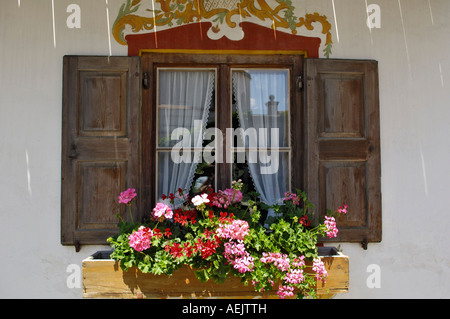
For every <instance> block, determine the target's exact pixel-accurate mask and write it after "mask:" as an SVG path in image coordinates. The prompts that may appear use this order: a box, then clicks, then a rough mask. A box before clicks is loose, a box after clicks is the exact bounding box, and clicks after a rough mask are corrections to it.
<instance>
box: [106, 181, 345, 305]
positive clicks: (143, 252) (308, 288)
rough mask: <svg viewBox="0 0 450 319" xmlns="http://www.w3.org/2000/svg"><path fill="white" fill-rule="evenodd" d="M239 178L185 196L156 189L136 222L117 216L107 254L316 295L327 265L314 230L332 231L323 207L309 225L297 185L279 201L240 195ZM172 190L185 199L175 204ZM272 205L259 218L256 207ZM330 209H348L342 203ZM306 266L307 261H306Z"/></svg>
mask: <svg viewBox="0 0 450 319" xmlns="http://www.w3.org/2000/svg"><path fill="white" fill-rule="evenodd" d="M241 189H242V183H241V182H240V181H238V182H233V185H232V188H229V189H225V190H221V191H218V192H214V190H213V189H211V188H208V189H207V191H206V192H204V193H202V194H200V195H196V196H194V197H192V198H190V197H189V195H188V193H187V192H186V191H183V190H182V189H178V191H177V192H176V193H175V194H173V193H171V194H169V195H168V196H165V195H163V196H162V200H163V201H162V202H159V203H158V204H156V206H155V208H154V209H153V210H152V212H151V213H150V214H149V215H148V216H147V217H146V218H145V220H143V222H142V223H139V224H135V223H134V222H133V221H131V222H126V221H123V220H121V221H120V222H119V224H118V226H119V228H120V232H119V234H118V235H117V236H115V237H111V238H109V239H108V242H109V243H110V244H111V246H112V247H113V248H114V250H113V252H112V254H111V258H113V259H116V260H118V261H119V262H120V266H121V268H122V269H123V270H127V269H128V268H130V267H133V266H134V267H137V268H138V269H139V270H141V271H142V272H144V273H153V274H155V275H161V274H166V275H171V274H172V273H173V272H174V271H175V270H177V269H179V268H181V267H182V266H183V265H189V266H191V267H192V268H193V269H195V274H196V276H197V278H198V279H199V280H201V281H207V280H209V279H213V280H214V281H216V282H219V283H220V282H223V281H225V280H226V279H227V278H228V276H229V275H230V274H231V275H234V276H238V277H241V278H242V281H243V282H244V283H246V284H251V285H253V286H254V288H255V290H256V291H269V290H272V289H273V286H274V285H278V286H277V288H278V291H277V293H278V295H279V297H280V298H286V297H293V296H294V293H296V294H297V297H304V296H310V297H315V290H314V287H315V284H316V280H323V281H325V280H326V278H327V272H326V269H325V267H324V264H323V262H322V261H321V259H320V257H318V252H317V243H318V237H319V236H328V237H330V238H331V237H335V236H336V234H337V232H338V229H337V228H336V221H335V219H334V217H333V216H331V215H330V213H331V212H330V211H328V214H327V215H330V216H325V220H324V222H323V223H320V224H318V225H313V222H312V219H311V215H310V211H311V210H312V208H313V207H312V205H311V203H310V202H309V201H308V200H307V197H306V194H305V193H304V192H300V191H298V192H297V193H286V194H285V198H284V199H283V205H274V206H271V207H267V205H265V204H263V203H261V202H259V201H258V194H256V193H251V194H247V195H244V194H243V193H242V192H241ZM135 198H136V194H135V192H134V190H133V189H128V190H127V191H125V192H123V193H121V194H120V196H119V203H124V204H125V205H128V206H129V207H130V213H131V205H132V202H133V200H134V199H135ZM175 198H179V199H183V200H184V204H183V205H181V206H179V207H175V206H174V201H175ZM268 208H270V209H272V210H273V212H274V215H275V216H270V217H268V218H267V219H266V221H265V223H264V224H262V223H261V222H260V219H261V212H262V211H263V210H264V209H268ZM335 213H344V214H345V213H347V206H345V205H344V206H343V207H340V208H339V209H338V210H337V211H336V212H335ZM308 268H309V269H308Z"/></svg>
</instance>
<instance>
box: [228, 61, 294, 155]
mask: <svg viewBox="0 0 450 319" xmlns="http://www.w3.org/2000/svg"><path fill="white" fill-rule="evenodd" d="M232 82H233V83H232V87H233V128H235V129H236V128H239V127H240V128H242V129H243V130H244V131H243V132H241V139H240V140H239V139H238V140H235V142H236V143H238V144H237V145H236V144H235V146H245V147H289V70H275V69H266V70H259V69H255V70H253V69H246V70H232ZM255 143H256V145H254V144H255Z"/></svg>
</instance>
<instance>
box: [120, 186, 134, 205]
mask: <svg viewBox="0 0 450 319" xmlns="http://www.w3.org/2000/svg"><path fill="white" fill-rule="evenodd" d="M136 196H137V194H136V190H135V189H134V188H128V189H127V190H126V191H123V192H121V193H120V195H119V197H118V198H119V204H126V205H131V201H132V200H133V199H134V198H135V197H136Z"/></svg>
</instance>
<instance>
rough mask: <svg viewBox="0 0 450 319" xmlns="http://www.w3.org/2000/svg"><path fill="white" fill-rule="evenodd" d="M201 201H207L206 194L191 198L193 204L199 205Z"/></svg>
mask: <svg viewBox="0 0 450 319" xmlns="http://www.w3.org/2000/svg"><path fill="white" fill-rule="evenodd" d="M203 203H209V199H208V194H201V195H197V196H195V197H194V198H192V204H194V206H199V205H201V204H203Z"/></svg>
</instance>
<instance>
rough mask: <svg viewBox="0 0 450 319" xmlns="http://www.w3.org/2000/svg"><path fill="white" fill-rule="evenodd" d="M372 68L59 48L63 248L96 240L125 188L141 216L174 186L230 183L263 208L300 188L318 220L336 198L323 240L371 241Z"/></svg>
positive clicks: (368, 64) (108, 228) (377, 233)
mask: <svg viewBox="0 0 450 319" xmlns="http://www.w3.org/2000/svg"><path fill="white" fill-rule="evenodd" d="M377 72H378V71H377V62H376V61H366V60H333V59H309V58H304V57H303V56H301V55H293V54H271V55H263V54H239V55H237V54H226V52H222V54H188V53H150V52H147V53H146V52H144V53H143V54H142V56H141V57H89V56H65V57H64V83H63V118H62V183H61V242H62V244H64V245H80V244H104V243H105V240H106V238H107V237H108V236H111V235H112V234H114V233H115V232H116V222H117V219H116V218H115V215H116V213H118V214H120V215H121V216H122V217H123V218H128V214H127V212H126V211H125V209H124V207H120V206H119V205H118V204H117V200H116V198H117V195H118V194H119V192H120V191H122V190H124V189H126V188H128V187H132V188H136V190H137V191H138V194H139V201H138V202H137V206H138V207H137V211H136V214H135V215H134V217H135V218H142V217H143V216H145V215H146V214H148V212H149V211H150V210H151V209H152V208H153V207H154V205H155V203H156V201H157V200H158V199H159V197H160V195H161V194H162V193H165V192H168V191H170V190H171V189H172V191H173V190H176V189H173V188H175V187H185V188H190V189H191V191H195V189H197V188H199V187H201V186H202V185H203V184H205V183H211V184H212V185H214V186H215V188H216V189H223V188H226V187H229V186H230V185H231V182H232V180H233V179H237V178H242V179H243V180H245V181H246V184H247V185H248V186H249V187H254V188H255V190H256V191H258V192H259V193H260V194H261V196H262V197H265V198H262V199H263V200H265V201H267V202H271V201H276V200H277V199H279V198H280V194H283V193H284V191H286V190H289V189H290V190H295V189H297V188H299V189H302V190H305V191H306V192H307V193H308V197H309V198H310V200H311V201H312V202H313V203H314V205H315V207H316V216H317V217H318V218H319V217H321V216H323V215H324V214H326V208H333V207H336V208H337V207H339V206H340V205H341V204H343V203H346V204H348V205H349V210H350V211H351V214H347V215H346V216H345V217H342V218H343V219H342V220H339V221H338V222H339V224H340V225H341V227H340V229H339V234H338V235H339V236H338V237H337V238H336V240H337V241H359V242H364V243H367V242H377V241H380V240H381V167H380V138H379V101H378V73H377ZM272 129H275V130H272ZM203 133H205V134H203ZM255 145H256V147H255ZM174 150H175V151H174ZM244 154H245V156H244ZM173 159H175V160H176V161H178V162H179V163H176V164H177V165H174V161H173ZM244 159H245V160H244ZM274 172H275V173H274ZM267 173H269V174H267ZM270 173H272V174H270ZM192 186H193V187H192Z"/></svg>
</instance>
